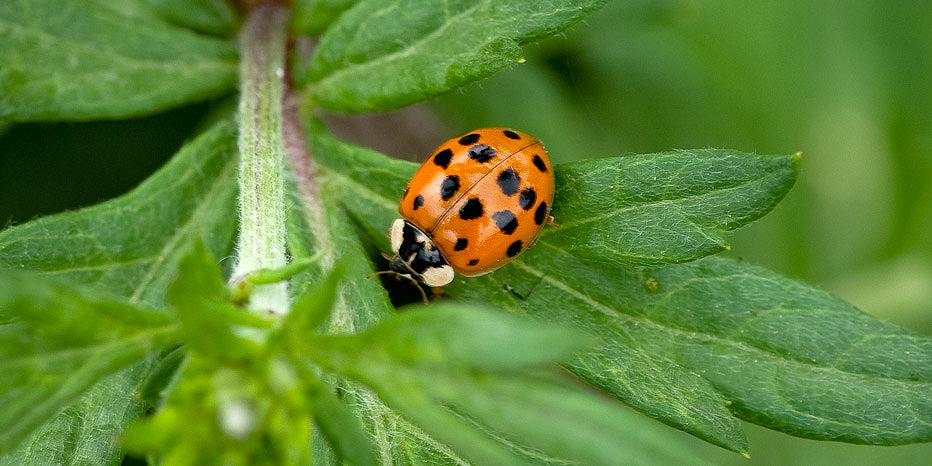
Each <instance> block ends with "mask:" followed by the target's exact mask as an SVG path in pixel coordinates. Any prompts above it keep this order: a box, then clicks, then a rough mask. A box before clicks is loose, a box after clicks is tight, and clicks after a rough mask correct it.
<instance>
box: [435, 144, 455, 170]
mask: <svg viewBox="0 0 932 466" xmlns="http://www.w3.org/2000/svg"><path fill="white" fill-rule="evenodd" d="M451 158H453V151H452V150H450V149H444V150H442V151H440V152H437V155H435V156H434V164H436V165H437V166H440V167H443V168H447V167H448V166H449V165H450V159H451Z"/></svg>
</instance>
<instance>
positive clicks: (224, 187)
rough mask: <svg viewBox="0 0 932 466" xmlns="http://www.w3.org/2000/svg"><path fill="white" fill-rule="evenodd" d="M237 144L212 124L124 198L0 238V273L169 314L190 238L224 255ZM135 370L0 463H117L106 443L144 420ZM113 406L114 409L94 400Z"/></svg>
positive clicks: (94, 392) (106, 384)
mask: <svg viewBox="0 0 932 466" xmlns="http://www.w3.org/2000/svg"><path fill="white" fill-rule="evenodd" d="M235 142H236V141H235V137H234V136H233V127H232V125H230V124H229V122H222V123H219V124H217V125H215V126H214V127H213V128H212V129H210V130H208V131H206V132H205V133H204V134H203V135H201V136H200V137H198V138H197V139H195V140H194V141H192V142H191V143H189V144H188V145H186V146H185V147H184V148H183V149H182V150H181V151H180V152H179V153H178V154H177V155H176V156H175V157H174V158H173V159H172V161H171V162H169V163H168V164H167V165H165V166H164V167H163V168H162V169H160V170H159V171H158V172H157V173H156V174H154V175H153V176H152V177H150V178H149V179H148V180H146V181H145V182H143V183H142V184H141V185H140V186H139V187H137V188H136V189H134V190H133V191H131V192H130V193H128V194H126V195H124V196H122V197H119V198H117V199H114V200H111V201H108V202H105V203H102V204H100V205H97V206H94V207H89V208H86V209H81V210H78V211H74V212H66V213H62V214H57V215H53V216H49V217H45V218H40V219H37V220H34V221H32V222H29V223H26V224H23V225H19V226H16V227H12V228H8V229H6V230H4V231H0V267H7V268H15V269H25V270H32V271H36V272H40V273H42V274H44V275H47V276H52V277H61V278H62V279H67V280H69V281H72V282H77V283H86V284H92V285H94V286H95V287H96V288H98V289H101V290H105V291H108V292H110V293H112V294H116V295H119V296H126V297H129V300H130V302H131V303H132V304H133V305H145V306H150V307H166V305H167V300H166V293H167V289H168V286H169V284H170V283H171V282H172V281H173V280H174V279H175V277H176V275H177V269H178V262H179V260H180V258H181V256H182V254H183V253H184V249H183V248H181V245H182V244H184V242H185V241H187V239H188V238H190V237H192V236H198V237H201V238H204V239H205V240H206V241H207V243H206V245H207V247H208V249H209V250H210V251H211V254H212V255H213V256H214V257H225V256H226V255H228V254H229V251H230V249H231V246H232V239H233V231H234V228H233V227H234V225H233V224H232V222H230V217H229V214H228V212H231V211H232V210H233V209H234V202H235V199H236V192H235V189H236V188H235V183H231V180H232V176H233V174H234V173H235V169H236V164H235V163H234V160H235V156H236V145H235ZM155 363H156V361H150V362H146V363H144V364H145V365H148V364H155ZM142 367H143V366H142V365H138V364H137V365H136V366H133V367H132V368H129V369H127V370H125V371H123V372H121V373H120V374H118V375H115V376H112V377H110V378H108V379H106V380H105V381H103V382H101V384H99V385H97V386H96V387H94V388H92V389H91V391H90V394H88V395H86V396H85V397H83V398H82V401H81V402H80V403H78V404H75V405H72V406H71V407H70V408H68V409H67V410H65V411H64V412H63V413H62V414H60V415H58V416H56V417H55V419H54V420H53V421H51V422H50V423H48V424H46V425H45V426H43V427H42V428H40V429H39V431H38V432H37V433H36V434H35V435H33V436H32V437H31V438H30V439H28V440H27V441H26V442H25V443H24V444H23V445H27V444H28V445H34V446H35V448H25V447H22V448H19V449H17V450H16V451H15V452H13V453H11V454H9V455H7V456H6V457H4V460H5V461H8V462H9V463H10V464H17V465H19V464H36V465H44V464H49V463H48V461H44V460H43V459H42V458H44V456H43V455H45V454H50V455H54V456H55V458H60V459H61V461H72V460H73V461H75V462H80V458H83V457H85V455H88V454H89V453H88V452H93V454H91V455H90V456H91V457H93V458H95V460H94V461H95V462H97V463H98V464H114V463H119V460H120V457H121V455H120V454H119V449H118V448H117V447H116V446H115V445H114V444H113V441H112V440H113V437H114V436H115V435H119V433H120V432H122V430H123V429H124V428H125V426H126V425H127V424H128V423H129V422H131V421H132V420H133V419H135V418H137V417H138V416H141V415H142V414H143V406H142V404H141V403H139V402H138V400H136V399H135V398H134V396H135V395H134V394H135V393H136V392H137V391H138V390H140V389H141V388H140V387H139V384H140V383H141V382H140V381H139V380H138V379H139V377H140V375H138V374H140V372H138V371H141V370H142ZM116 399H118V400H120V402H115V401H114V402H109V403H108V402H98V401H100V400H116ZM124 400H125V401H124ZM63 435H67V436H69V437H68V441H67V442H62V441H61V440H62V436H63ZM40 452H41V453H40ZM108 458H109V459H108Z"/></svg>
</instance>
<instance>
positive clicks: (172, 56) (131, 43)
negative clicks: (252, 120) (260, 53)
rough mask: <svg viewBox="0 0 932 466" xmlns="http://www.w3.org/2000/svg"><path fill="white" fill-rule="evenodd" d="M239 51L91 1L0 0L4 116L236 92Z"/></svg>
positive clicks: (41, 116)
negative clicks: (1, 0)
mask: <svg viewBox="0 0 932 466" xmlns="http://www.w3.org/2000/svg"><path fill="white" fill-rule="evenodd" d="M235 58H236V52H235V49H234V48H233V47H232V45H231V44H230V43H227V42H224V41H220V40H217V39H212V38H207V37H204V36H201V35H198V34H196V33H194V32H191V31H188V30H185V29H182V28H179V27H176V26H172V25H170V24H168V23H165V22H163V21H161V20H158V19H156V18H151V17H145V16H138V15H129V14H120V13H119V12H118V11H115V10H114V9H109V8H102V7H100V6H99V5H97V4H96V3H95V2H93V1H91V0H72V1H68V2H61V1H57V0H7V1H4V2H0V62H2V63H3V68H2V70H0V119H9V120H14V121H27V120H79V119H88V118H114V117H125V116H131V115H140V114H145V113H152V112H155V111H158V110H162V109H165V108H168V107H172V106H177V105H181V104H184V103H189V102H193V101H198V100H203V99H206V98H209V97H215V96H218V95H221V94H223V93H225V92H229V91H230V90H232V88H233V85H234V82H235V78H236V63H235Z"/></svg>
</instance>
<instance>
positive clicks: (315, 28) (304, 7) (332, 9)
mask: <svg viewBox="0 0 932 466" xmlns="http://www.w3.org/2000/svg"><path fill="white" fill-rule="evenodd" d="M357 1H358V0H297V1H296V2H295V5H294V16H293V17H292V20H291V21H292V23H293V25H294V26H293V27H294V29H295V31H296V32H297V33H298V34H307V35H315V34H320V33H321V32H323V31H324V30H325V29H326V28H327V26H329V25H330V23H332V22H333V21H334V20H336V19H337V18H339V17H340V15H341V14H343V12H344V11H346V10H347V9H349V8H350V7H352V6H353V4H355V3H356V2H357Z"/></svg>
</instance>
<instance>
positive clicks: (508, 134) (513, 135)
mask: <svg viewBox="0 0 932 466" xmlns="http://www.w3.org/2000/svg"><path fill="white" fill-rule="evenodd" d="M502 132H503V133H505V136H506V137H508V138H509V139H521V136H518V133H516V132H514V131H512V130H510V129H506V130H505V131H502Z"/></svg>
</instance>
